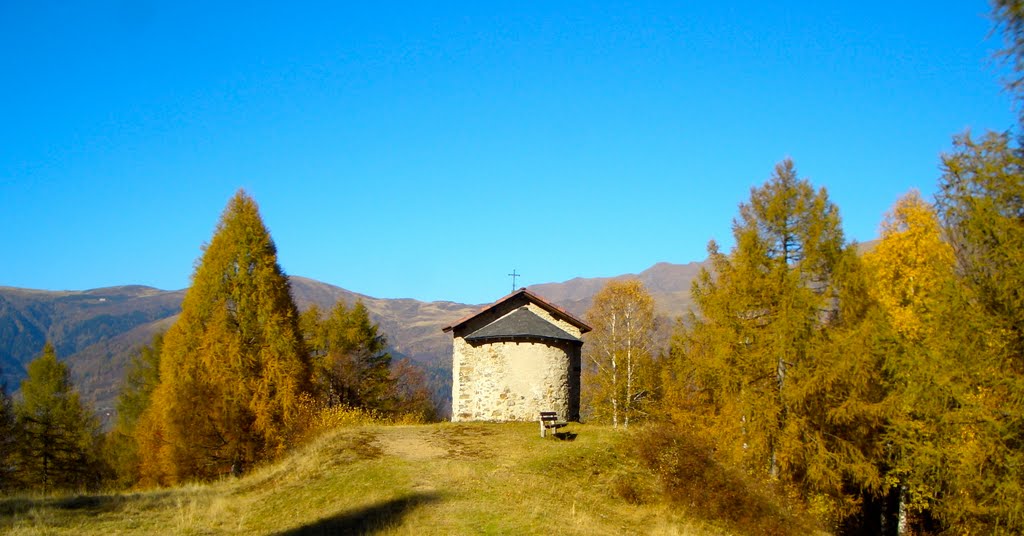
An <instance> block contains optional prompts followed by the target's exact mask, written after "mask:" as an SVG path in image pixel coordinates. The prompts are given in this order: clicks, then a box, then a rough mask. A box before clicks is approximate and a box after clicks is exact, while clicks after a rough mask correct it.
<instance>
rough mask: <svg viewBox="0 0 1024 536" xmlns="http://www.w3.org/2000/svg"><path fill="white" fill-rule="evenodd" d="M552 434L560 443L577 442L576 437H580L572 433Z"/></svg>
mask: <svg viewBox="0 0 1024 536" xmlns="http://www.w3.org/2000/svg"><path fill="white" fill-rule="evenodd" d="M552 434H553V435H554V436H555V439H557V440H559V441H576V436H577V435H578V434H574V433H572V432H552Z"/></svg>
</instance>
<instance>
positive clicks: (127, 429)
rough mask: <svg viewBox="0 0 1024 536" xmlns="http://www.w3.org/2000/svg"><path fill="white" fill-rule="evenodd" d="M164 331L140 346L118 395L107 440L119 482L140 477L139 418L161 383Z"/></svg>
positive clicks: (127, 483)
mask: <svg viewBox="0 0 1024 536" xmlns="http://www.w3.org/2000/svg"><path fill="white" fill-rule="evenodd" d="M162 348H163V333H157V334H156V335H154V336H153V341H152V342H151V343H150V344H149V345H146V346H143V347H141V348H139V350H138V351H136V352H135V353H134V354H133V355H132V357H131V358H130V360H129V361H128V367H127V368H126V369H125V375H124V383H123V384H122V385H121V392H120V394H119V395H118V399H117V423H116V424H115V425H114V429H113V430H111V431H110V433H109V434H108V436H107V442H106V456H107V459H108V460H109V461H110V463H111V465H112V466H113V469H114V472H115V474H116V475H117V480H118V483H119V484H120V485H122V486H130V485H132V484H135V483H136V482H138V481H139V477H140V475H139V444H138V439H137V438H136V432H137V430H138V424H139V419H140V418H141V417H142V414H143V413H144V412H145V411H146V410H147V409H148V408H149V406H150V400H151V398H152V395H153V390H154V389H156V386H157V384H159V383H160V351H161V350H162Z"/></svg>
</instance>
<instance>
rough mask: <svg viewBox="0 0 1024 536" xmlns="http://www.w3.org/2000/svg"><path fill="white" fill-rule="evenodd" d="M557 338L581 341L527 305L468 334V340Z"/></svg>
mask: <svg viewBox="0 0 1024 536" xmlns="http://www.w3.org/2000/svg"><path fill="white" fill-rule="evenodd" d="M517 338H536V339H556V340H562V341H573V342H579V339H577V338H576V337H573V336H572V335H570V334H568V333H566V332H565V331H562V330H561V329H559V328H558V326H556V325H554V324H552V323H551V322H548V321H547V320H544V319H543V318H541V317H539V316H537V314H536V313H533V312H531V311H530V310H529V309H527V308H526V307H520V308H519V309H516V310H515V311H512V312H511V313H509V314H507V315H505V316H503V317H501V318H499V319H498V320H495V321H494V322H491V323H490V324H487V325H486V326H484V327H482V328H480V329H478V330H476V331H474V332H473V333H470V334H469V335H466V340H467V341H482V340H486V339H517Z"/></svg>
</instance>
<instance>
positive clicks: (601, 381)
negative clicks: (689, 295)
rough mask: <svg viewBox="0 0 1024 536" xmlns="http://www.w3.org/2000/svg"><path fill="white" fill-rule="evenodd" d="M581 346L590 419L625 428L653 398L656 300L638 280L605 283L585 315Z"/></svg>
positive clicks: (655, 375) (644, 411) (640, 414)
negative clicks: (587, 329)
mask: <svg viewBox="0 0 1024 536" xmlns="http://www.w3.org/2000/svg"><path fill="white" fill-rule="evenodd" d="M586 316H587V322H588V323H589V324H590V325H591V326H592V327H593V330H592V331H591V332H590V333H589V334H588V336H587V344H586V345H585V346H584V351H585V354H586V358H585V360H586V362H587V365H588V366H587V367H586V369H587V375H588V380H587V381H586V382H585V385H587V386H588V394H587V397H586V398H587V399H588V400H589V403H590V407H591V411H592V412H593V416H594V417H595V418H597V419H601V420H607V421H608V422H610V423H611V424H612V426H615V427H617V426H619V424H622V426H623V427H629V423H630V421H631V420H637V419H638V418H641V417H643V416H644V415H646V414H647V411H646V406H647V405H648V404H649V403H650V401H651V400H653V398H654V392H655V389H654V380H655V378H656V377H657V374H656V373H655V371H654V359H653V354H654V348H653V346H654V342H653V339H654V328H655V325H654V298H652V297H651V295H650V294H649V293H648V292H647V290H646V289H645V288H644V286H643V283H641V282H640V281H637V280H629V281H609V282H608V283H607V284H606V285H605V286H604V288H602V289H601V291H600V292H598V293H597V295H595V296H594V302H593V304H592V305H591V306H590V309H589V310H588V311H587V315H586Z"/></svg>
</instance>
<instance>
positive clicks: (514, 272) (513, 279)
mask: <svg viewBox="0 0 1024 536" xmlns="http://www.w3.org/2000/svg"><path fill="white" fill-rule="evenodd" d="M508 275H509V277H511V278H512V292H515V291H516V278H517V277H523V274H517V273H516V269H515V268H513V269H512V273H511V274H508Z"/></svg>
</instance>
